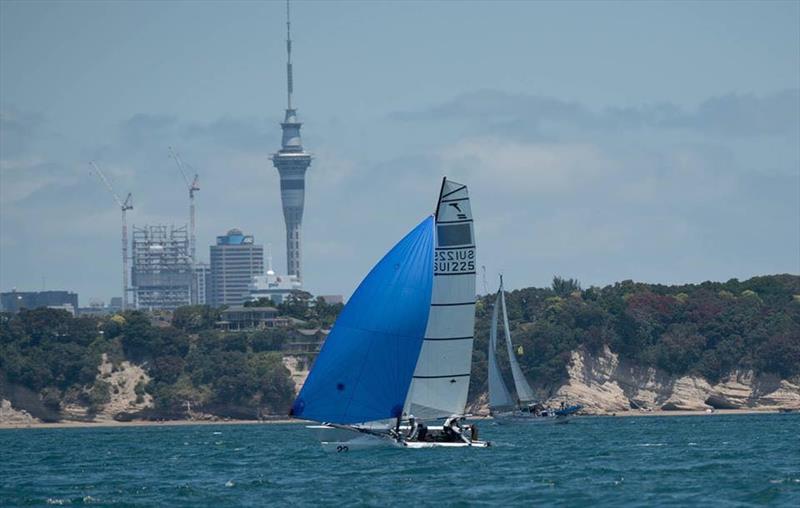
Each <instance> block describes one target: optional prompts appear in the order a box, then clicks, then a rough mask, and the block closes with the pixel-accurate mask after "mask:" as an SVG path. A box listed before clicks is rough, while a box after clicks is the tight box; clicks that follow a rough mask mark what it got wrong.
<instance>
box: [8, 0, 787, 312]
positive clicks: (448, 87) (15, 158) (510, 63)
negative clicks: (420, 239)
mask: <svg viewBox="0 0 800 508" xmlns="http://www.w3.org/2000/svg"><path fill="white" fill-rule="evenodd" d="M186 5H190V6H191V9H192V11H191V12H192V15H191V16H190V17H189V18H188V19H187V18H186V17H185V13H186V10H185V6H186ZM182 6H183V7H182ZM0 9H1V10H2V16H0V18H2V20H1V21H0V22H1V23H2V27H1V28H2V30H0V32H2V33H1V34H0V38H1V39H0V108H2V126H1V127H2V138H0V139H1V140H2V144H1V145H0V151H2V153H1V155H2V157H0V159H1V160H0V184H1V185H0V254H1V255H0V289H2V290H3V291H9V290H11V289H12V288H13V287H17V288H18V289H19V290H20V291H24V290H38V289H41V281H42V278H43V277H44V278H46V280H47V287H48V288H52V289H68V290H70V291H75V292H77V293H78V294H79V295H81V303H82V304H85V302H86V301H88V300H90V299H92V298H97V297H100V298H103V299H105V300H108V298H109V297H112V296H121V295H119V289H117V288H118V287H119V280H118V279H119V271H120V270H119V268H120V259H119V210H118V208H115V207H114V206H113V202H112V201H111V200H110V199H109V197H108V195H107V194H106V191H105V190H104V189H103V188H102V187H101V186H100V185H99V184H98V183H97V182H96V180H95V179H93V177H92V176H91V175H88V172H87V168H86V164H87V162H88V161H89V160H96V161H97V162H98V164H100V165H101V166H102V167H103V169H104V171H106V170H107V172H108V173H109V178H110V179H111V180H112V181H113V183H114V186H115V188H119V189H124V190H125V191H126V192H127V191H128V190H130V191H131V192H133V195H134V196H135V197H136V209H134V210H132V211H131V214H130V216H129V219H128V221H129V224H130V225H131V226H133V225H137V226H140V225H144V224H160V223H166V224H172V223H176V224H183V223H184V222H185V219H184V217H185V215H186V211H185V210H186V202H185V201H186V199H185V193H186V189H185V187H184V186H183V182H182V181H181V179H180V175H179V174H177V172H176V171H175V170H174V162H173V161H171V160H169V158H168V157H167V147H168V146H176V147H180V149H181V153H182V155H184V156H185V157H186V158H187V159H188V160H191V161H192V162H193V165H194V166H195V169H196V170H197V171H198V173H199V174H200V178H201V182H202V184H203V192H202V193H200V194H199V196H198V198H197V216H198V219H197V223H198V246H205V245H211V244H213V238H214V236H215V235H217V234H218V233H219V231H227V230H229V229H231V228H234V227H237V228H241V229H242V230H245V231H248V232H250V233H252V234H254V235H255V236H256V237H258V238H260V239H262V240H263V242H262V243H264V244H267V243H273V244H275V245H276V246H277V245H278V244H279V242H280V241H281V240H280V239H282V238H283V237H284V235H285V233H284V224H283V221H282V220H281V218H282V209H281V204H280V194H279V192H278V190H277V189H278V188H279V178H278V175H277V172H276V171H275V170H274V169H272V168H271V167H270V162H269V156H270V154H271V153H272V152H274V147H275V144H276V140H277V138H278V136H279V135H280V127H279V125H278V124H279V123H280V122H281V120H283V119H284V118H282V117H280V116H278V112H277V111H276V109H277V107H276V106H277V104H279V103H280V102H282V100H283V97H285V83H286V82H285V75H284V72H285V69H284V67H283V64H282V62H283V61H284V59H285V53H284V51H285V46H284V44H285V43H284V29H285V25H284V23H285V19H284V16H285V10H284V9H285V6H284V5H283V4H282V3H266V4H256V3H251V2H232V3H226V4H219V3H214V2H203V3H196V4H173V3H163V4H160V5H158V6H155V5H149V4H146V3H145V4H131V3H108V4H100V3H93V2H74V3H63V2H56V3H47V2H36V3H20V2H3V3H2V4H0ZM423 11H424V13H423ZM799 15H800V7H798V5H797V4H796V3H792V2H784V3H781V2H773V3H768V4H763V5H762V4H757V3H749V2H738V3H735V4H725V5H724V7H719V6H718V4H705V3H682V4H675V5H673V4H668V3H648V4H637V5H631V4H619V3H608V4H599V5H598V4H593V3H570V4H558V3H532V4H526V3H513V2H511V3H479V2H476V3H468V4H463V5H462V6H460V8H459V9H452V8H451V7H450V6H449V5H448V4H447V3H437V2H432V3H430V4H426V7H425V9H424V10H423V9H420V8H419V6H418V5H415V4H404V3H379V4H371V3H357V2H356V3H353V2H344V3H338V4H327V3H325V2H308V3H306V2H303V3H298V4H297V5H296V6H295V5H293V13H292V16H293V18H294V21H296V27H297V30H296V31H295V32H293V38H294V39H295V40H294V45H295V47H296V48H297V50H298V54H301V55H302V65H301V66H300V67H298V68H297V69H295V72H296V74H297V75H298V76H297V78H298V79H297V82H296V84H295V87H296V88H297V91H298V95H299V96H301V97H302V104H303V119H304V120H305V121H306V130H305V131H304V134H305V136H306V138H307V139H306V142H307V143H308V145H309V146H312V147H313V149H314V153H315V157H316V159H317V160H318V161H319V167H316V169H315V172H314V177H313V178H312V179H310V180H309V182H308V187H307V192H308V200H307V203H306V207H307V210H306V212H307V216H306V221H305V222H304V224H303V227H304V228H305V230H306V236H307V240H308V241H307V243H306V244H305V255H304V262H305V265H304V271H305V273H304V279H305V281H306V282H307V283H308V288H307V289H309V290H311V291H313V292H315V293H318V294H325V293H344V294H346V295H347V294H349V293H350V292H351V291H352V290H353V288H354V287H355V284H356V283H357V281H358V280H360V279H361V277H363V275H364V274H365V273H366V271H367V270H368V268H369V267H370V266H372V264H373V263H374V262H375V261H376V260H377V259H378V257H379V256H380V253H381V252H384V251H385V250H386V248H387V247H389V246H390V245H389V244H390V243H391V241H392V239H393V238H396V237H397V235H398V234H399V233H400V232H401V231H402V230H403V229H404V228H405V226H407V224H409V223H412V222H414V221H416V220H418V219H419V218H420V217H418V215H419V210H424V209H426V207H427V209H431V208H432V207H433V205H434V201H435V198H436V189H437V186H438V182H440V180H441V177H442V176H444V175H447V176H449V177H452V178H454V179H456V180H459V181H465V183H468V184H469V185H470V189H471V190H472V192H473V194H474V207H475V219H476V222H475V229H476V237H477V240H478V244H479V247H478V260H479V264H481V265H486V266H487V271H488V273H489V279H490V284H491V285H490V287H489V291H490V292H491V291H492V290H493V289H494V288H493V279H494V277H493V275H494V274H495V273H497V272H499V271H502V272H504V273H505V274H506V285H507V287H508V288H509V289H513V288H518V287H524V286H530V285H539V286H541V285H547V284H548V283H549V280H550V278H551V277H552V275H554V274H559V275H563V276H568V277H576V278H578V279H580V280H581V282H582V283H583V285H584V286H588V285H592V284H597V285H603V284H607V283H613V282H614V281H617V280H622V279H635V280H641V281H646V282H662V283H675V282H700V281H703V280H707V279H711V280H727V279H728V278H732V277H738V278H740V279H744V278H747V277H749V276H752V275H758V274H765V273H779V272H790V273H798V272H800V260H798V252H799V251H800V219H798V218H797V217H798V212H800V196H798V192H797V189H798V185H799V184H800V175H798V169H797V168H798V165H800V147H799V146H798V142H797V138H798V133H799V132H800V120H798V114H797V111H798V107H800V106H798V105H799V104H800V99H799V98H800V92H798V87H800V77H798V76H800V63H799V60H800V57H798V54H800V42H798V41H800V34H799V33H798V27H797V23H796V19H797V18H798V16H799ZM655 19H657V22H656V21H654V20H655ZM87 28H88V29H87ZM476 34H477V35H476ZM32 62H36V65H33V64H32ZM643 68H646V69H648V72H642V71H641V69H643ZM171 165H172V166H171ZM45 239H46V240H45ZM45 242H46V243H47V244H48V245H52V246H53V247H54V248H48V249H43V248H41V247H42V245H43V244H44V243H45ZM200 252H203V250H202V249H200ZM200 257H201V258H202V257H203V256H200ZM276 265H278V266H285V265H284V264H283V263H281V260H280V259H277V260H276ZM479 290H480V291H481V292H483V288H482V287H480V285H479Z"/></svg>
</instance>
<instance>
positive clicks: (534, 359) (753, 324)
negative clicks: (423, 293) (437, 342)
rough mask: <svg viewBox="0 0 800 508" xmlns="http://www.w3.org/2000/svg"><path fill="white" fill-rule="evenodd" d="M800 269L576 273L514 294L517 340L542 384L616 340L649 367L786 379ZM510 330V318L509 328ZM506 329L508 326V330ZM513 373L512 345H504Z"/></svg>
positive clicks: (793, 353) (481, 348) (794, 359)
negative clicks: (760, 273)
mask: <svg viewBox="0 0 800 508" xmlns="http://www.w3.org/2000/svg"><path fill="white" fill-rule="evenodd" d="M798 294H800V277H798V276H794V275H774V276H765V277H754V278H752V279H750V280H747V281H744V282H740V281H738V280H736V279H731V280H729V281H728V282H725V283H714V282H704V283H702V284H696V285H693V284H687V285H681V286H663V285H657V284H641V283H635V282H632V281H623V282H619V283H616V284H614V285H611V286H606V287H604V288H596V287H591V288H589V289H586V290H584V291H580V285H579V283H578V281H577V280H575V279H563V278H561V277H555V278H554V279H553V284H552V286H551V288H548V289H537V288H527V289H522V290H518V291H512V292H510V293H507V294H506V302H507V305H508V313H509V319H510V321H511V323H510V326H511V332H512V337H513V340H514V344H516V345H521V346H522V347H523V350H524V354H523V355H522V356H521V357H520V358H519V361H520V364H521V366H522V369H523V371H524V372H525V374H526V375H527V376H528V378H529V379H530V380H531V381H533V382H534V384H536V385H537V386H539V387H541V388H545V389H546V388H548V387H553V386H554V385H557V384H558V382H559V381H560V380H562V379H563V378H564V377H565V376H566V368H567V366H568V365H569V361H570V354H571V352H572V351H575V350H577V349H580V348H584V349H586V350H589V351H590V352H592V353H597V352H599V351H600V350H601V349H602V348H603V347H605V346H608V347H609V348H610V349H611V350H612V351H613V352H616V353H618V354H620V355H621V356H622V357H624V358H627V359H629V360H632V361H634V362H636V363H638V364H641V365H644V366H652V367H657V368H659V369H662V370H664V371H666V372H669V373H671V374H675V375H682V374H688V373H693V374H699V375H702V376H704V377H705V378H706V379H708V380H710V381H712V382H715V381H718V380H719V379H721V378H722V377H724V376H725V375H726V374H728V373H730V372H731V371H732V370H734V369H753V370H754V371H755V372H756V373H772V374H776V375H778V376H780V377H782V378H790V377H793V376H798V375H800V302H798V299H797V298H795V296H796V295H798ZM493 303H494V295H491V296H488V297H485V298H484V299H483V300H482V301H481V302H480V304H479V305H478V306H477V313H476V317H477V320H476V330H475V338H476V339H475V350H474V353H473V375H474V377H473V380H472V384H471V391H472V394H473V396H474V395H477V394H478V393H480V392H481V391H482V390H484V389H485V387H486V384H485V383H486V381H485V379H486V377H485V376H486V365H485V364H486V354H485V351H486V347H487V346H486V342H487V337H488V333H489V332H488V330H489V320H490V318H491V306H492V304H493ZM501 329H502V326H501ZM501 333H502V332H501ZM498 355H499V361H500V366H501V369H503V370H505V371H506V372H505V373H506V375H510V374H509V373H508V360H507V359H506V358H505V353H504V348H501V349H500V350H499V351H498Z"/></svg>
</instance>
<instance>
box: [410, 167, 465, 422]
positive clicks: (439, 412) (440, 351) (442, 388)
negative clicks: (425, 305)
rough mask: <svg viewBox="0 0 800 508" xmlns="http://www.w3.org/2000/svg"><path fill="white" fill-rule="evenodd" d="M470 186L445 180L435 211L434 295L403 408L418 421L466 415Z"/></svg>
mask: <svg viewBox="0 0 800 508" xmlns="http://www.w3.org/2000/svg"><path fill="white" fill-rule="evenodd" d="M474 238H475V236H474V229H473V225H472V209H471V208H470V201H469V194H468V193H467V186H466V185H462V184H460V183H457V182H453V181H452V180H447V179H444V181H443V182H442V190H441V192H440V194H439V203H438V206H437V209H436V249H435V255H434V269H433V275H434V277H433V293H432V297H431V309H430V314H429V317H428V328H427V329H426V331H425V340H424V341H423V343H422V350H421V352H420V355H419V359H418V360H417V366H416V369H415V370H414V377H413V378H412V381H411V387H410V389H409V391H408V397H407V398H406V403H405V407H404V412H405V413H406V415H411V414H413V415H414V416H415V417H417V418H420V419H427V420H431V419H436V418H445V417H448V416H451V415H455V414H462V413H463V412H464V407H465V406H466V404H467V391H468V390H469V380H470V370H471V367H472V342H473V334H474V328H475V241H474Z"/></svg>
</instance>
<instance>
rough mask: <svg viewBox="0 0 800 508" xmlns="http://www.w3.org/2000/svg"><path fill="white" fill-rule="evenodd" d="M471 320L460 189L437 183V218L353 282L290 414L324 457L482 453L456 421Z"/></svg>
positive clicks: (470, 269)
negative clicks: (381, 449)
mask: <svg viewBox="0 0 800 508" xmlns="http://www.w3.org/2000/svg"><path fill="white" fill-rule="evenodd" d="M474 324H475V242H474V230H473V224H472V210H471V207H470V200H469V194H468V191H467V186H466V185H463V184H460V183H457V182H454V181H452V180H448V179H447V178H445V179H444V180H443V181H442V186H441V190H440V192H439V200H438V202H437V206H436V212H435V213H434V214H433V215H431V216H429V217H427V218H426V219H425V220H423V221H422V222H421V223H420V224H419V225H417V226H416V227H415V228H414V229H413V230H412V231H411V232H410V233H408V234H407V235H406V236H405V237H404V238H403V239H401V240H400V241H399V242H398V243H397V244H396V245H395V246H394V247H393V248H392V249H391V250H390V251H389V252H388V253H387V254H386V255H385V256H384V257H383V259H381V260H380V261H379V262H378V264H377V265H375V267H374V268H373V269H372V270H371V271H370V272H369V274H368V275H367V276H366V277H365V278H364V280H363V281H362V282H361V284H360V285H359V286H358V288H357V289H356V291H355V292H354V293H353V295H352V297H351V298H350V300H349V301H348V303H347V305H346V306H345V308H344V309H343V310H342V312H341V314H340V315H339V318H338V319H337V320H336V323H335V324H334V326H333V329H332V330H331V333H330V334H329V335H328V338H327V339H326V341H325V344H324V345H323V347H322V350H321V351H320V353H319V356H318V357H317V359H316V361H315V363H314V366H313V368H312V370H311V372H310V373H309V375H308V378H307V379H306V382H305V384H304V385H303V387H302V389H301V390H300V393H299V394H298V396H297V399H296V400H295V401H294V404H293V405H292V409H291V411H290V415H291V416H294V417H296V418H300V419H304V420H311V421H315V422H319V423H320V424H319V425H311V426H309V428H311V429H313V430H314V431H315V432H316V433H317V436H318V438H319V440H320V442H321V443H322V447H323V449H325V450H327V451H337V452H346V451H352V450H356V449H359V448H369V447H373V446H387V445H388V446H396V447H402V448H432V447H487V446H489V443H488V442H486V441H480V440H479V439H478V435H477V428H476V427H475V426H469V425H466V424H465V423H463V418H464V408H465V406H466V402H467V391H468V389H469V380H470V370H471V362H472V343H473V329H474Z"/></svg>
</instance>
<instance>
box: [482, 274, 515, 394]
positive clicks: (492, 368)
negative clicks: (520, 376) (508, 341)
mask: <svg viewBox="0 0 800 508" xmlns="http://www.w3.org/2000/svg"><path fill="white" fill-rule="evenodd" d="M501 291H502V289H501ZM500 294H501V293H500V291H498V292H497V298H495V300H494V307H493V308H492V325H491V328H490V330H489V355H488V358H489V408H491V409H494V408H508V407H512V406H514V401H513V399H512V398H511V394H509V393H508V388H507V387H506V383H505V381H503V375H502V374H501V373H500V367H499V365H498V364H497V352H496V351H497V317H498V310H499V309H500Z"/></svg>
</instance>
